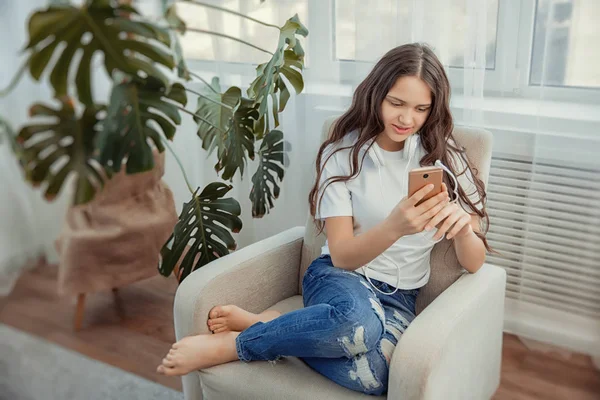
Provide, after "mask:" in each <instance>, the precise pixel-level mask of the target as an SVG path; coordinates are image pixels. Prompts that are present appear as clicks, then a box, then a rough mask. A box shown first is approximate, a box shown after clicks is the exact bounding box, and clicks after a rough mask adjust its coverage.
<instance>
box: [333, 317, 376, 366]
mask: <svg viewBox="0 0 600 400" xmlns="http://www.w3.org/2000/svg"><path fill="white" fill-rule="evenodd" d="M347 321H348V322H347V323H345V324H343V326H342V327H341V328H342V329H341V330H340V336H339V337H338V342H339V343H340V344H341V345H342V347H343V349H344V352H345V353H346V355H347V356H348V357H350V358H352V357H356V356H358V355H361V354H364V353H367V352H369V351H371V350H373V349H376V348H377V346H378V345H379V342H380V341H381V338H382V337H383V333H384V332H383V325H382V324H381V322H379V320H378V319H377V318H364V316H363V318H360V319H357V320H354V321H352V320H347Z"/></svg>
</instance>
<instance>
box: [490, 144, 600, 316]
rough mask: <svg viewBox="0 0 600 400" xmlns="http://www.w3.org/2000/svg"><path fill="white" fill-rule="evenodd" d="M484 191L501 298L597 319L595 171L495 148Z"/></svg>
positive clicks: (598, 201) (599, 263)
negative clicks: (502, 282) (502, 275)
mask: <svg viewBox="0 0 600 400" xmlns="http://www.w3.org/2000/svg"><path fill="white" fill-rule="evenodd" d="M488 196H489V201H488V211H489V214H490V231H489V233H488V239H489V242H490V245H491V246H492V247H493V248H494V249H495V250H496V251H498V252H499V253H500V254H491V255H489V256H488V262H489V263H491V264H495V265H498V266H502V267H504V268H505V269H506V271H507V274H508V278H507V288H506V290H507V294H506V295H507V298H511V299H515V300H517V301H519V302H523V303H529V304H535V305H538V306H543V307H547V308H549V309H553V310H561V311H564V312H568V313H571V314H576V315H580V316H582V317H587V318H591V319H593V320H596V321H600V252H599V249H600V171H599V170H596V169H593V168H587V167H586V166H583V165H580V166H575V165H556V164H552V163H544V162H541V161H539V160H536V162H535V163H532V162H531V160H527V159H519V158H517V157H515V156H512V155H511V156H509V155H502V154H495V155H494V157H493V158H492V165H491V169H490V180H489V184H488Z"/></svg>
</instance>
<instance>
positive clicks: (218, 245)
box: [159, 182, 242, 282]
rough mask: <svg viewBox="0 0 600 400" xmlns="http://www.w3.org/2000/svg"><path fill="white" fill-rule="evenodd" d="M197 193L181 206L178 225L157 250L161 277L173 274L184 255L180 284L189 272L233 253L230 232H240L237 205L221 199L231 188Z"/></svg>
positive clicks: (218, 185) (212, 187)
mask: <svg viewBox="0 0 600 400" xmlns="http://www.w3.org/2000/svg"><path fill="white" fill-rule="evenodd" d="M198 190H199V189H197V190H196V192H195V193H194V195H193V197H192V199H191V200H190V201H189V202H188V203H185V204H184V205H183V210H182V211H181V215H180V216H179V222H177V225H175V230H174V232H173V234H172V235H171V237H170V238H169V240H168V241H167V244H165V245H164V246H163V248H162V250H161V255H162V262H161V264H160V266H159V271H160V273H161V274H162V275H164V276H169V275H170V274H171V273H172V272H173V270H174V268H175V266H176V265H177V263H178V261H179V260H180V259H181V256H182V255H183V254H184V253H185V256H184V257H183V260H182V261H181V264H180V267H179V272H178V278H179V281H180V282H181V281H183V279H185V277H186V276H188V275H189V274H190V273H191V272H192V271H194V270H196V269H198V268H200V267H202V266H203V265H206V264H208V263H209V262H211V261H213V260H216V259H217V258H219V257H222V256H224V255H227V254H229V252H230V251H231V250H235V248H236V246H237V244H236V243H235V240H234V239H233V236H232V235H231V232H234V233H237V232H239V231H240V230H241V229H242V220H241V219H240V218H239V215H240V214H241V209H240V204H239V203H238V202H237V201H236V200H235V199H233V198H225V199H224V198H223V196H224V195H225V194H226V193H227V192H229V191H230V190H231V186H229V185H226V184H224V183H221V182H213V183H211V184H210V185H208V186H206V187H205V188H204V190H203V191H202V193H200V195H199V196H197V195H196V193H197V192H198ZM230 231H231V232H230Z"/></svg>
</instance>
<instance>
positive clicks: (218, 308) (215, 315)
mask: <svg viewBox="0 0 600 400" xmlns="http://www.w3.org/2000/svg"><path fill="white" fill-rule="evenodd" d="M219 311H221V306H216V307H213V308H212V310H210V312H209V313H208V317H209V318H211V319H214V318H218V317H219V315H220V313H219Z"/></svg>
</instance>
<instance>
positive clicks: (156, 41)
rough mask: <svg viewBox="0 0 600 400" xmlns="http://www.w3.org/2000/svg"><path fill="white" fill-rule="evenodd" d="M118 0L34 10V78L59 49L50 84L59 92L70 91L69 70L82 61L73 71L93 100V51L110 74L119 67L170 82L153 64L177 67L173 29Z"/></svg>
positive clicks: (84, 96)
mask: <svg viewBox="0 0 600 400" xmlns="http://www.w3.org/2000/svg"><path fill="white" fill-rule="evenodd" d="M114 3H116V2H113V1H110V0H88V1H87V2H86V4H85V5H83V6H81V7H74V6H70V5H54V6H50V7H48V8H47V9H46V10H44V11H38V12H36V13H34V14H33V15H32V16H31V18H30V19H29V43H28V44H27V47H26V50H29V51H30V52H31V54H30V58H29V71H30V73H31V75H32V76H33V78H34V79H35V80H39V79H40V77H41V75H42V73H43V72H44V70H45V69H46V67H47V66H48V63H49V62H50V60H51V59H52V58H53V56H54V55H55V53H60V55H58V54H56V57H57V59H56V62H55V63H54V66H53V68H52V72H51V73H50V83H51V85H52V87H53V88H54V90H55V92H56V93H55V94H56V96H63V95H66V94H67V80H68V79H69V75H70V74H69V72H70V71H71V70H72V68H75V67H74V66H73V64H75V63H76V60H79V61H78V65H77V73H76V76H75V84H76V87H77V95H78V98H79V100H80V101H81V102H82V103H83V104H85V105H91V104H93V95H92V89H91V77H90V72H91V65H90V63H91V60H92V57H93V56H94V54H95V53H96V52H101V53H102V54H103V57H104V67H105V69H106V72H107V73H108V74H109V76H111V75H112V73H113V71H115V70H120V71H122V72H125V73H127V74H130V75H132V76H136V77H141V78H146V77H147V76H152V77H154V78H156V79H159V80H161V81H162V82H163V84H164V85H165V86H167V85H168V78H167V76H166V75H165V74H164V73H163V72H161V71H160V70H159V68H157V67H156V66H155V64H160V65H163V66H165V67H167V68H169V69H173V68H174V67H175V63H174V60H173V57H172V56H171V54H170V53H169V51H168V46H170V44H171V42H170V36H169V32H168V31H167V30H163V29H159V28H157V27H155V26H154V25H152V24H150V23H147V22H143V21H139V20H136V19H135V18H136V17H137V15H138V13H137V11H136V10H135V9H134V8H132V7H130V6H127V5H119V4H114ZM61 43H64V46H60V44H61ZM162 45H165V46H167V47H165V46H162ZM161 47H163V48H161ZM59 49H60V50H59ZM78 51H79V52H80V53H81V57H80V58H79V57H77V53H78Z"/></svg>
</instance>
